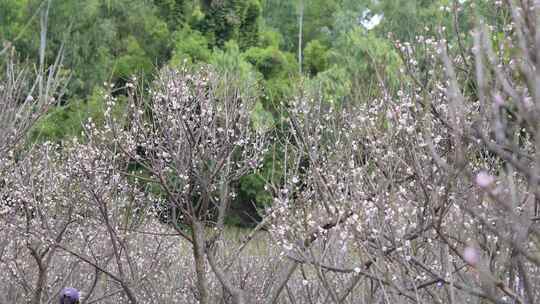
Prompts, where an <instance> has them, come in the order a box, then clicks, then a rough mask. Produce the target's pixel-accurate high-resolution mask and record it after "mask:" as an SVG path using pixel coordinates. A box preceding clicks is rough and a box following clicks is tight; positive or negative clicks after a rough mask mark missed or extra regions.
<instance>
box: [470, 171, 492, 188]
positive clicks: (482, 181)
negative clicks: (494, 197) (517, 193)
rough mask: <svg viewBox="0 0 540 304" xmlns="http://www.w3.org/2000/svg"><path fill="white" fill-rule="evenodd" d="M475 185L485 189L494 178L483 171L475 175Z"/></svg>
mask: <svg viewBox="0 0 540 304" xmlns="http://www.w3.org/2000/svg"><path fill="white" fill-rule="evenodd" d="M475 181H476V184H477V185H478V186H479V187H481V188H486V187H488V186H489V185H491V184H492V183H493V182H494V181H495V177H493V176H492V175H490V174H489V173H487V172H485V171H480V172H478V174H476V179H475Z"/></svg>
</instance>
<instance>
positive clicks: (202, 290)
mask: <svg viewBox="0 0 540 304" xmlns="http://www.w3.org/2000/svg"><path fill="white" fill-rule="evenodd" d="M192 229H193V258H194V259H195V272H196V273H197V290H198V291H199V303H200V304H209V303H210V294H209V293H208V277H207V275H206V260H205V246H206V244H205V238H204V225H203V224H202V223H201V222H199V221H198V220H193V224H192Z"/></svg>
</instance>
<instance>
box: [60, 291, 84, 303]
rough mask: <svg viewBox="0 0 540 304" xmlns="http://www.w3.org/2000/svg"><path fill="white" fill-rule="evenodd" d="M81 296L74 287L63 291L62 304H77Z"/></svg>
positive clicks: (61, 293) (61, 295) (61, 294)
mask: <svg viewBox="0 0 540 304" xmlns="http://www.w3.org/2000/svg"><path fill="white" fill-rule="evenodd" d="M80 297H81V295H80V293H79V291H78V290H77V289H75V288H72V287H67V288H64V289H62V291H61V292H60V302H59V303H60V304H77V303H79V299H80Z"/></svg>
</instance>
